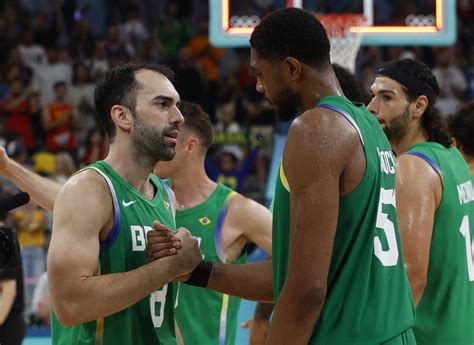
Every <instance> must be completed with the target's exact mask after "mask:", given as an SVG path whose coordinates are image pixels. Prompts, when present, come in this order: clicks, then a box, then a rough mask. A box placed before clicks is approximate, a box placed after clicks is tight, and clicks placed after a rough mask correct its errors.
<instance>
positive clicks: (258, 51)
mask: <svg viewBox="0 0 474 345" xmlns="http://www.w3.org/2000/svg"><path fill="white" fill-rule="evenodd" d="M250 45H251V50H250V65H251V68H252V70H253V71H254V72H255V74H256V77H257V85H256V88H257V91H258V92H263V93H264V94H265V97H266V98H267V99H268V100H269V101H270V103H272V104H273V105H274V107H275V108H276V110H277V112H278V115H279V118H280V119H281V120H283V121H285V120H289V119H290V118H292V117H293V116H295V114H296V112H297V111H298V107H299V106H300V104H301V103H302V99H301V98H302V91H303V90H304V88H305V87H306V88H307V87H308V83H305V81H307V80H308V71H309V69H312V70H314V71H318V72H322V71H324V70H325V69H327V68H330V60H329V40H328V37H327V35H326V31H325V30H324V27H323V26H322V25H321V23H320V22H319V21H318V20H317V19H316V18H315V17H314V15H312V14H311V13H309V12H307V11H304V10H301V9H297V8H288V9H282V10H278V11H275V12H273V13H272V14H270V15H268V16H267V17H265V18H263V20H262V21H261V22H260V24H259V25H257V27H256V28H255V30H254V31H253V33H252V36H251V37H250Z"/></svg>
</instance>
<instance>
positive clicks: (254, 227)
mask: <svg viewBox="0 0 474 345" xmlns="http://www.w3.org/2000/svg"><path fill="white" fill-rule="evenodd" d="M249 241H250V242H253V243H255V244H257V245H258V246H259V247H261V248H263V249H264V250H265V251H266V252H267V253H268V254H270V255H271V253H272V214H271V213H270V211H269V210H268V209H267V208H266V207H264V206H263V205H261V204H259V203H258V202H256V201H254V200H252V199H249V198H245V197H243V196H241V195H237V196H235V197H234V198H233V199H232V201H231V202H230V205H229V211H228V213H227V217H226V219H225V221H224V225H223V234H222V244H223V246H224V248H223V250H224V253H226V254H227V253H228V256H229V257H231V258H237V257H239V256H240V254H241V253H242V248H243V246H244V245H245V244H246V243H247V242H249Z"/></svg>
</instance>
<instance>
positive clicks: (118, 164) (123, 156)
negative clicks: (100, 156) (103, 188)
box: [104, 138, 156, 198]
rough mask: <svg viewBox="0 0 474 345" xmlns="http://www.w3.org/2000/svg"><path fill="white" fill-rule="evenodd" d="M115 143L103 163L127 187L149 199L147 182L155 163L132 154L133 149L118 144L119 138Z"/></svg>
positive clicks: (148, 182) (148, 183) (148, 184)
mask: <svg viewBox="0 0 474 345" xmlns="http://www.w3.org/2000/svg"><path fill="white" fill-rule="evenodd" d="M115 140H116V141H115V142H114V143H112V144H111V145H110V149H109V154H108V155H107V158H105V159H104V161H105V162H106V163H107V164H108V165H110V167H111V168H112V169H113V170H114V171H115V172H116V173H117V174H118V175H119V176H120V177H121V178H123V179H124V180H125V181H126V182H127V183H128V184H129V185H131V186H132V187H134V188H135V189H137V190H138V191H139V192H140V193H142V194H143V195H144V196H145V197H147V198H151V197H152V196H153V194H154V193H153V191H152V192H151V194H152V195H151V197H150V187H152V185H151V183H150V181H149V175H150V172H152V171H153V167H154V165H155V164H156V162H151V161H150V160H148V161H147V160H146V159H143V158H142V157H141V156H140V155H138V154H135V153H133V149H131V148H130V147H127V146H124V145H122V144H121V143H119V142H118V141H119V138H115Z"/></svg>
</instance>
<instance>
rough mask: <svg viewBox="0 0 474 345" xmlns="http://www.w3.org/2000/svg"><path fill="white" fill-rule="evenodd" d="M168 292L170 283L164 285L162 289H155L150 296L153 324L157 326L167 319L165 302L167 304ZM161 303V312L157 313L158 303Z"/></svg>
mask: <svg viewBox="0 0 474 345" xmlns="http://www.w3.org/2000/svg"><path fill="white" fill-rule="evenodd" d="M167 292H168V284H166V285H165V286H163V287H162V288H161V289H160V290H158V291H155V292H153V293H152V294H151V296H150V311H151V319H152V320H153V326H155V328H159V327H161V325H162V324H163V320H164V319H165V304H166V293H167ZM158 303H159V304H160V309H159V313H158V315H157V313H156V309H157V308H156V305H157V304H158Z"/></svg>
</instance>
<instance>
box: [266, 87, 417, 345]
mask: <svg viewBox="0 0 474 345" xmlns="http://www.w3.org/2000/svg"><path fill="white" fill-rule="evenodd" d="M318 106H321V107H326V108H329V109H331V110H335V111H337V112H340V113H341V115H337V114H335V116H345V117H346V118H347V119H348V120H349V121H350V122H351V123H352V124H353V125H354V127H355V128H356V129H357V131H358V132H359V133H360V137H361V141H362V143H363V148H364V153H365V157H366V171H365V174H364V176H363V178H362V181H361V182H360V184H359V186H358V187H357V188H356V189H355V190H354V191H352V192H351V193H349V194H348V195H345V196H343V197H340V199H339V215H338V225H337V229H336V235H335V239H334V245H333V254H332V258H331V264H330V269H329V275H328V288H327V295H326V300H325V303H324V306H323V309H322V311H321V314H320V317H319V320H318V322H317V324H316V326H315V329H314V332H313V334H312V337H311V340H310V344H338V345H339V344H341V345H342V344H378V343H385V342H387V344H388V343H390V340H391V339H394V338H395V339H398V338H397V337H405V338H406V339H408V340H407V342H406V343H410V341H411V340H410V339H412V337H413V336H412V334H411V330H410V328H411V327H412V326H413V324H414V307H413V301H412V297H411V292H410V287H409V284H408V279H407V276H406V271H405V268H404V265H403V260H402V253H401V248H400V239H399V232H398V226H397V220H396V209H395V193H394V188H395V169H394V160H393V157H392V151H391V147H390V144H389V143H388V140H387V139H386V137H385V135H384V134H383V132H382V130H381V128H380V125H379V124H378V122H377V121H376V119H375V118H374V116H373V115H372V114H370V113H369V112H368V111H367V109H366V108H365V107H364V106H363V105H360V106H355V105H353V104H352V103H350V102H349V101H348V100H347V99H345V98H343V97H339V96H329V97H326V98H324V99H322V100H321V102H320V103H319V105H318ZM334 139H336V138H334ZM347 149H348V150H351V149H353V148H350V147H348V148H347ZM282 167H283V165H281V168H280V174H279V178H278V179H277V186H276V194H275V204H274V212H273V215H274V216H273V274H274V288H275V296H276V298H278V294H279V293H280V292H281V289H282V287H283V284H284V281H285V278H286V275H287V267H288V253H289V252H288V247H289V245H288V243H289V237H290V221H291V220H290V193H291V191H290V190H289V186H288V182H287V180H286V177H285V174H284V171H283V168H282ZM314 193H317V191H314ZM317 230H318V229H314V231H317ZM404 332H407V333H404ZM400 334H402V335H401V336H400Z"/></svg>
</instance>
